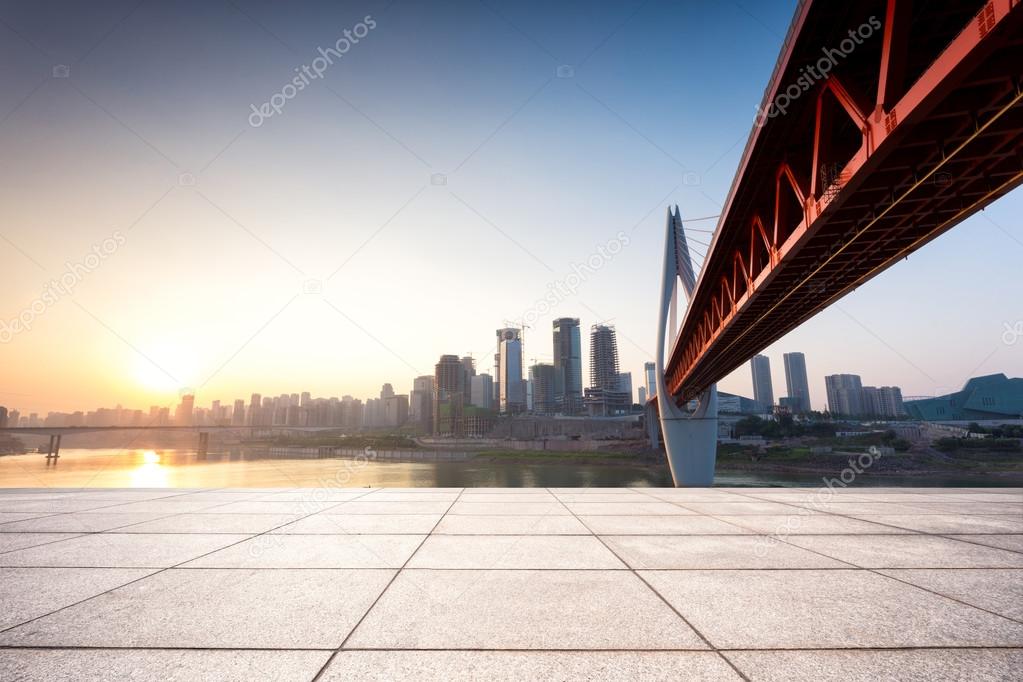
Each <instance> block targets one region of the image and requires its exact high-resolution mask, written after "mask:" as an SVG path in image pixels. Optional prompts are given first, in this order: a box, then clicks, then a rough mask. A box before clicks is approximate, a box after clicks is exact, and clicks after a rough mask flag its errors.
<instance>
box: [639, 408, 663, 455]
mask: <svg viewBox="0 0 1023 682" xmlns="http://www.w3.org/2000/svg"><path fill="white" fill-rule="evenodd" d="M658 419H659V418H658V416H657V408H656V407H654V401H653V400H648V401H647V403H646V405H644V406H643V423H644V425H645V426H646V437H647V439H649V441H650V448H651V449H653V450H657V449H658V448H660V447H661V428H660V423H659V422H658Z"/></svg>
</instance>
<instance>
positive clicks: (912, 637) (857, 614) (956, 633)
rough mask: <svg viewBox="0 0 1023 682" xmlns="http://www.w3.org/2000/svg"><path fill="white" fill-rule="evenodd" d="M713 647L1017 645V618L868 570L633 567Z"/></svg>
mask: <svg viewBox="0 0 1023 682" xmlns="http://www.w3.org/2000/svg"><path fill="white" fill-rule="evenodd" d="M640 574H641V575H642V576H643V578H644V579H646V580H647V581H648V582H649V583H650V584H651V585H653V587H654V589H656V590H657V591H658V592H659V593H660V594H661V595H663V596H664V597H665V598H666V599H667V600H668V602H669V603H671V604H672V605H674V606H675V608H676V609H678V611H679V613H681V614H682V616H683V617H685V618H686V620H688V621H689V623H691V624H692V626H693V627H695V628H696V629H697V630H699V631H700V632H701V633H703V635H704V636H705V637H706V638H707V639H708V640H709V641H710V643H711V644H713V645H714V646H716V647H719V648H723V649H760V648H800V649H801V648H810V649H812V648H858V647H925V646H927V647H945V646H1023V625H1021V624H1019V623H1014V622H1012V621H1009V620H1006V619H1005V618H1002V617H1001V616H996V615H993V614H990V613H985V612H984V611H981V610H979V609H975V608H973V607H971V606H966V605H964V604H958V603H956V602H954V601H952V600H951V599H947V598H945V597H940V596H938V595H935V594H931V593H929V592H925V591H924V590H921V589H918V588H916V587H913V586H911V585H905V584H903V583H900V582H898V581H896V580H893V579H891V578H887V577H885V576H882V575H878V574H876V573H873V572H870V571H859V570H851V571H837V570H824V571H816V570H809V571H788V570H782V571H641V572H640Z"/></svg>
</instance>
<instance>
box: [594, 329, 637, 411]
mask: <svg viewBox="0 0 1023 682" xmlns="http://www.w3.org/2000/svg"><path fill="white" fill-rule="evenodd" d="M623 381H624V380H623V378H622V376H621V373H620V372H619V371H618V338H617V335H616V334H615V328H614V327H612V326H610V325H605V324H595V325H593V326H592V327H590V387H589V388H587V389H586V395H585V398H584V403H585V404H586V409H587V412H588V413H589V414H590V415H591V416H595V417H608V416H611V415H616V414H622V413H624V412H626V411H628V409H629V408H630V406H631V405H632V397H631V395H629V394H627V393H625V392H624V391H623V390H622V388H623ZM631 384H632V377H631V376H630V377H629V390H630V392H631V388H632V386H631Z"/></svg>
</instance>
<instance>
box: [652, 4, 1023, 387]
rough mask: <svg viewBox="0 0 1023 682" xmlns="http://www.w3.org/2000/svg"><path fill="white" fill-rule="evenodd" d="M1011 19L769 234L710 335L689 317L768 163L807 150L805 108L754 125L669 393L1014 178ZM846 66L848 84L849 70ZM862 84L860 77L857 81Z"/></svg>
mask: <svg viewBox="0 0 1023 682" xmlns="http://www.w3.org/2000/svg"><path fill="white" fill-rule="evenodd" d="M1017 9H1018V8H1017ZM943 20H945V21H948V19H947V17H945V18H943ZM1021 23H1023V22H1021V12H1020V11H1016V12H1015V13H1014V14H1012V15H1010V16H1009V18H1008V19H1007V22H1006V24H1008V25H1003V26H1002V28H1003V29H1004V33H1003V35H1006V36H1010V37H1009V38H1008V39H1003V40H1000V41H999V43H998V45H996V46H992V47H991V49H989V50H988V51H987V53H986V54H982V55H979V56H978V55H974V60H973V63H970V62H969V60H964V63H963V64H961V65H960V67H961V68H960V69H959V71H958V73H956V79H955V81H954V82H953V83H949V82H947V81H946V82H943V83H941V85H940V87H939V88H935V91H934V92H932V93H930V95H929V96H930V97H931V99H930V100H929V101H928V100H924V101H922V103H921V105H920V106H919V107H918V108H917V109H916V110H915V111H914V112H913V113H914V115H915V116H916V118H915V120H906V121H903V122H902V125H899V126H898V127H897V128H896V129H895V130H894V132H893V133H892V135H891V136H890V137H888V138H887V139H885V140H884V141H883V142H882V144H881V145H879V146H878V148H877V149H876V150H873V153H872V154H870V155H868V156H865V158H864V159H863V162H862V164H861V165H859V167H858V168H856V169H855V172H854V173H852V174H851V175H850V176H849V177H848V179H847V180H846V181H845V182H844V184H843V185H842V186H841V188H840V189H838V190H837V191H835V194H834V195H833V196H831V197H828V198H827V199H828V200H829V201H828V202H825V203H824V207H823V208H822V209H821V210H820V212H819V213H818V214H816V215H812V214H810V213H808V214H807V216H808V217H810V218H812V220H809V221H808V222H806V221H804V223H803V224H801V225H800V226H799V227H798V228H796V229H795V230H794V231H793V233H792V234H791V235H790V236H789V238H787V239H785V240H781V239H779V240H778V241H779V242H782V241H783V243H779V244H777V249H776V252H775V254H774V255H773V258H772V263H770V264H769V265H768V266H767V267H765V268H764V271H763V272H761V273H760V276H759V277H756V276H755V274H756V273H754V277H753V278H752V280H754V281H755V282H756V283H755V285H754V286H753V287H751V288H750V289H751V290H750V291H749V292H747V294H746V295H744V296H742V297H739V299H738V300H737V301H734V305H733V308H732V310H731V311H730V312H729V311H727V310H726V311H725V314H724V315H723V316H722V318H723V319H722V320H721V323H720V325H719V327H718V328H717V329H716V331H715V332H714V333H713V334H712V335H711V336H710V338H704V339H699V338H698V336H699V335H698V327H699V325H700V322H701V319H702V317H703V315H704V311H705V310H706V309H707V308H709V307H711V306H713V305H714V299H713V298H712V297H713V296H714V295H715V293H716V292H718V291H720V288H719V285H718V283H719V282H720V281H721V280H722V279H723V278H728V277H730V276H731V272H732V269H733V264H732V262H731V260H732V257H733V253H735V252H736V250H737V249H742V248H743V245H742V240H744V239H745V240H747V241H748V240H749V239H750V237H749V234H750V231H749V228H748V227H745V225H746V224H747V223H748V222H749V221H750V220H751V218H752V216H753V215H754V211H755V210H756V208H757V206H762V205H763V204H764V203H765V198H767V197H766V195H767V194H768V193H769V192H770V191H771V190H773V189H774V187H775V175H774V170H773V167H774V166H777V164H778V163H779V161H781V160H786V161H788V162H790V163H791V162H793V161H795V163H796V164H797V165H798V164H799V162H800V160H805V159H806V158H807V156H808V155H811V154H812V153H813V152H812V151H811V150H807V149H805V142H804V143H803V147H804V148H800V147H799V145H798V144H796V143H795V142H794V140H797V139H799V132H798V131H799V129H800V128H802V129H803V130H805V129H806V127H807V126H809V127H810V128H811V129H812V128H813V126H814V119H813V117H814V113H813V112H812V111H809V112H808V111H805V110H804V111H803V112H802V113H798V112H795V111H793V112H792V113H791V114H790V120H772V121H770V122H769V123H768V126H765V130H763V131H761V133H762V134H761V137H760V139H759V140H757V144H756V146H754V147H753V149H752V152H750V153H748V156H747V159H746V160H745V167H744V168H743V169H742V170H741V171H740V172H741V173H742V176H741V177H740V178H738V179H737V181H736V185H735V187H736V188H737V189H735V190H734V191H733V196H732V197H730V203H729V205H728V206H726V209H727V213H726V214H725V217H724V219H723V220H722V223H721V226H720V229H719V230H718V235H717V236H716V237H715V241H714V243H713V244H712V248H711V250H710V253H709V254H708V258H707V262H706V264H705V266H704V270H703V272H701V276H700V283H699V287H698V291H697V295H696V296H695V297H694V301H693V304H692V305H691V306H690V310H689V311H688V312H687V316H686V319H685V322H684V323H683V327H682V330H681V332H680V334H679V340H678V341H677V343H676V346H675V348H674V349H673V352H672V357H671V361H670V363H669V366H668V370H667V375H668V386H669V389H670V390H671V392H672V393H673V394H674V395H676V396H677V397H678V398H679V399H680V400H685V399H689V398H692V397H694V396H695V395H697V394H699V392H700V391H702V390H704V389H705V388H706V387H708V386H709V385H711V384H712V383H714V382H715V381H717V380H719V379H721V378H722V377H724V376H725V375H727V374H728V373H729V372H731V371H732V370H734V369H735V368H737V367H738V366H740V365H741V364H742V363H743V362H745V361H746V360H748V359H749V358H750V357H752V356H753V355H755V354H756V353H757V352H759V351H760V350H761V349H763V348H764V347H766V346H768V345H769V344H771V343H773V342H774V341H776V340H777V339H779V338H781V337H782V336H783V335H784V334H786V333H788V332H789V331H791V330H792V329H794V328H795V327H797V326H798V325H800V324H801V323H802V322H804V321H806V320H807V319H809V318H810V317H812V316H813V315H815V314H816V313H817V312H819V311H820V310H822V309H823V308H825V307H827V306H828V305H830V304H831V303H833V302H835V301H836V300H838V299H839V298H841V297H842V296H844V295H845V294H846V293H848V292H850V291H852V290H853V289H855V288H856V287H857V286H859V285H860V284H862V283H863V282H865V281H867V280H868V279H870V278H871V277H873V276H875V275H877V274H878V273H880V272H882V271H883V270H885V269H886V268H887V267H889V266H891V265H892V264H894V263H895V262H897V261H898V260H900V259H902V258H904V257H906V256H907V255H908V254H910V253H912V252H913V251H915V250H916V249H918V248H920V247H921V246H923V245H924V244H926V243H927V242H929V241H930V240H932V239H934V238H936V237H937V236H939V235H941V234H942V233H944V232H945V231H947V230H948V229H950V228H951V227H953V226H954V225H955V224H957V223H958V222H960V221H962V220H963V219H965V218H966V217H968V216H969V215H971V214H973V213H975V212H976V211H979V210H981V209H982V208H984V207H985V206H986V205H987V204H989V203H990V202H992V201H994V200H995V199H997V198H998V197H1000V196H1002V195H1004V194H1005V193H1007V192H1009V191H1010V190H1011V189H1013V188H1014V187H1016V186H1018V185H1019V184H1020V183H1021V182H1023V99H1021V96H1023V91H1021V84H1020V77H1021V76H1020V72H1021V65H1023V35H1021V33H1023V32H1021V30H1020V28H1021V26H1020V25H1021ZM803 29H804V30H806V28H805V26H804V27H803ZM868 61H869V56H868ZM790 62H791V59H790ZM845 78H846V82H847V83H849V84H850V85H849V87H850V89H854V88H855V85H856V82H855V78H856V74H855V73H847V74H846V75H845ZM869 87H870V86H869V84H864V85H863V86H862V89H863V90H868V89H869ZM807 98H810V96H809V95H807ZM810 108H811V107H805V108H804V109H810ZM872 116H873V114H872ZM770 126H774V128H773V129H771V128H770ZM803 137H804V138H805V134H804V135H803ZM811 143H812V140H811ZM814 163H816V162H814ZM807 165H809V164H807ZM811 167H813V166H811ZM814 170H815V171H816V169H814ZM768 185H769V186H770V187H767V186H768ZM815 201H818V202H820V201H821V196H820V193H818V194H817V195H816V196H814V195H812V194H811V195H810V196H809V199H808V203H809V204H811V205H812V204H813V203H814V202H815ZM818 205H820V204H818ZM768 230H769V231H770V228H768ZM949 276H950V277H955V272H950V273H949ZM727 306H728V302H727V301H726V302H725V307H726V308H727ZM694 345H695V348H694V347H693V346H694ZM700 346H702V348H701V347H700ZM687 352H688V356H687V355H686V354H687Z"/></svg>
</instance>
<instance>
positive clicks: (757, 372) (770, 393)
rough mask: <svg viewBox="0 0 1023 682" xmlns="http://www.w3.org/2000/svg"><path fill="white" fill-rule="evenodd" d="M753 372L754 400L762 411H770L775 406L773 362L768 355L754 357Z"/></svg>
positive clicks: (751, 365) (751, 363)
mask: <svg viewBox="0 0 1023 682" xmlns="http://www.w3.org/2000/svg"><path fill="white" fill-rule="evenodd" d="M750 369H751V370H752V371H753V400H755V401H756V403H757V404H758V405H759V406H760V409H762V410H765V411H769V410H770V409H771V408H772V407H773V406H774V389H773V388H772V387H771V360H770V358H768V357H767V356H766V355H754V356H753V359H752V360H750Z"/></svg>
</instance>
